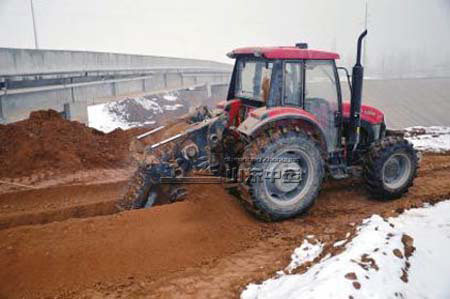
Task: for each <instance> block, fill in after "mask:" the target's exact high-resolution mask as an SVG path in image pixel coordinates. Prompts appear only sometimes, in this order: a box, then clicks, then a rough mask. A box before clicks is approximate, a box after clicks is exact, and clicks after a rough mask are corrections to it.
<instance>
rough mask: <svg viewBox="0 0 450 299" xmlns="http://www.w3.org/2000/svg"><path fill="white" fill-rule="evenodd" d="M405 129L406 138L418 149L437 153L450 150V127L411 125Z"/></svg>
mask: <svg viewBox="0 0 450 299" xmlns="http://www.w3.org/2000/svg"><path fill="white" fill-rule="evenodd" d="M405 131H406V135H405V137H406V139H408V140H409V141H410V142H411V143H412V144H413V145H414V147H415V148H416V149H418V150H421V151H427V152H435V153H441V152H447V151H450V127H410V128H406V129H405Z"/></svg>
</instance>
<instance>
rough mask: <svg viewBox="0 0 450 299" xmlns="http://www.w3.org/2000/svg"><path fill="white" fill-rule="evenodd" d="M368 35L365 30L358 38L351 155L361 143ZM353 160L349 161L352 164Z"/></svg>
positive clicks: (353, 83)
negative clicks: (363, 61) (364, 44)
mask: <svg viewBox="0 0 450 299" xmlns="http://www.w3.org/2000/svg"><path fill="white" fill-rule="evenodd" d="M366 35H367V30H365V31H364V32H363V33H361V35H360V36H359V38H358V52H357V55H356V63H355V65H354V66H353V70H352V95H351V106H350V131H351V133H350V140H349V143H348V145H349V148H348V152H349V154H350V155H351V153H352V152H353V151H354V150H355V149H356V147H357V146H358V143H359V130H360V126H361V119H360V114H361V98H362V88H363V80H364V67H363V66H362V65H361V51H362V41H363V39H364V37H365V36H366ZM351 160H352V159H349V162H350V163H351Z"/></svg>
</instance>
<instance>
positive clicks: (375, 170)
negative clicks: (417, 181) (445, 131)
mask: <svg viewBox="0 0 450 299" xmlns="http://www.w3.org/2000/svg"><path fill="white" fill-rule="evenodd" d="M417 168H418V157H417V152H416V150H415V149H414V147H413V146H412V144H411V143H409V142H408V141H407V140H406V139H404V138H403V137H401V136H389V137H386V138H384V139H381V140H378V141H376V142H375V143H374V144H373V145H372V146H371V147H370V149H369V152H368V154H367V156H366V159H365V161H364V176H365V180H366V186H367V189H368V190H369V192H370V193H371V194H372V195H373V196H374V197H376V198H378V199H383V200H392V199H397V198H400V197H401V196H402V195H403V194H404V193H405V192H407V191H408V189H409V187H411V186H412V184H413V181H414V178H415V177H416V176H417Z"/></svg>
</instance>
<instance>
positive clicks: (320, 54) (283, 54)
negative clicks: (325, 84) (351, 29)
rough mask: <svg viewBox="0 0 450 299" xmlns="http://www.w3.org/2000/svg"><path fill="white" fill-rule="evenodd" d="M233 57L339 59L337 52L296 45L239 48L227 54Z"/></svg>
mask: <svg viewBox="0 0 450 299" xmlns="http://www.w3.org/2000/svg"><path fill="white" fill-rule="evenodd" d="M227 55H228V57H231V58H235V57H237V56H239V55H253V56H255V57H263V58H266V59H339V54H337V53H333V52H327V51H321V50H310V49H302V48H298V47H248V48H239V49H235V50H233V51H231V52H230V53H228V54H227Z"/></svg>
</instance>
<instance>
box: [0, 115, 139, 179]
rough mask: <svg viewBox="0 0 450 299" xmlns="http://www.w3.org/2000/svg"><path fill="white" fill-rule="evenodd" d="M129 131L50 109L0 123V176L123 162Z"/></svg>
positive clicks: (100, 166) (113, 164) (95, 166)
mask: <svg viewBox="0 0 450 299" xmlns="http://www.w3.org/2000/svg"><path fill="white" fill-rule="evenodd" d="M131 137H132V132H131V131H123V130H120V129H117V130H115V131H113V132H111V133H109V134H105V133H103V132H100V131H97V130H95V129H92V128H89V127H87V126H85V125H83V124H81V123H79V122H75V121H68V120H65V119H63V118H62V117H61V116H60V115H59V114H58V112H56V111H54V110H47V111H43V110H42V111H35V112H32V113H31V114H30V118H29V119H27V120H24V121H20V122H16V123H12V124H8V125H0V177H18V176H25V175H30V174H32V173H39V172H42V171H54V172H57V173H59V172H74V171H77V170H82V169H83V170H84V169H93V168H111V167H120V166H124V165H126V164H127V163H128V162H129V159H128V147H129V142H130V139H131Z"/></svg>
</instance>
